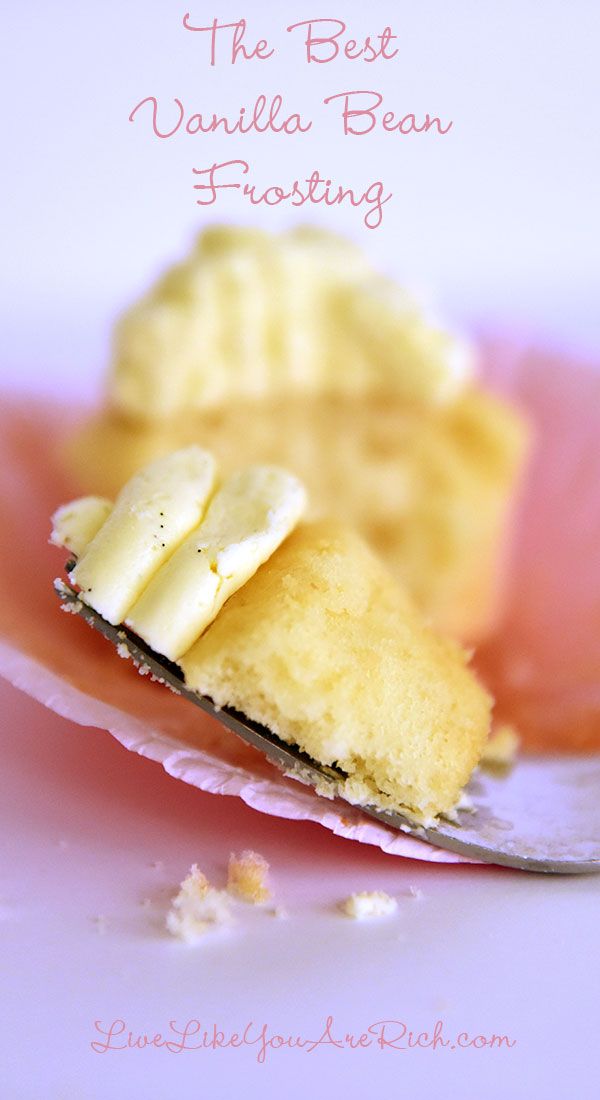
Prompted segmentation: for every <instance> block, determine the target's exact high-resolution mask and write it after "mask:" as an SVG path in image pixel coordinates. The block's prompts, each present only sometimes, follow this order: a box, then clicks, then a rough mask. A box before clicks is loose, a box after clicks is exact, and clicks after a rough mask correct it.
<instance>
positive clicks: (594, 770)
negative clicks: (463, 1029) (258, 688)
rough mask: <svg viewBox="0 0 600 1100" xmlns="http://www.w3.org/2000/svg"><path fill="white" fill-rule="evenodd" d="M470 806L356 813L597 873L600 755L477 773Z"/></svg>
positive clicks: (156, 660) (274, 752) (279, 753)
mask: <svg viewBox="0 0 600 1100" xmlns="http://www.w3.org/2000/svg"><path fill="white" fill-rule="evenodd" d="M55 588H56V591H57V593H58V595H59V597H60V599H61V600H62V601H63V604H64V605H65V607H66V608H67V609H68V610H69V611H73V612H75V613H76V614H78V615H80V616H81V618H82V619H85V621H86V622H87V623H89V625H90V626H92V627H93V628H94V629H95V630H97V631H99V633H100V634H103V635H104V637H106V638H108V640H109V641H110V642H112V644H113V645H114V646H115V647H118V648H119V651H120V652H121V653H123V654H125V653H126V655H129V656H130V657H131V658H132V659H133V661H134V662H135V664H136V665H137V666H138V667H141V668H144V667H145V669H147V670H148V671H149V673H150V674H151V675H152V676H153V677H154V678H155V679H157V680H160V681H161V682H162V683H164V684H165V685H166V686H167V687H169V688H171V690H173V691H175V692H177V694H178V695H181V696H182V697H183V698H184V699H188V700H189V701H190V702H191V703H194V705H195V706H197V707H200V709H201V710H203V711H205V713H207V714H210V715H212V717H213V718H216V719H218V721H219V722H222V723H223V725H224V726H227V728H228V729H230V730H232V731H233V733H235V734H237V735H238V737H241V738H242V739H243V740H244V741H247V742H248V743H249V744H250V745H254V746H255V748H257V749H260V751H261V752H263V753H264V754H265V755H266V756H267V757H268V758H269V760H271V761H272V762H273V763H274V764H275V765H277V767H278V768H280V769H281V770H282V771H283V772H285V774H286V775H289V776H292V777H294V776H295V777H296V778H299V779H301V780H302V781H303V782H305V783H309V784H310V785H312V786H314V787H317V786H319V787H320V788H321V790H322V789H323V784H324V783H326V784H327V785H328V786H330V788H331V793H332V794H333V795H334V796H335V797H343V796H340V795H339V790H338V788H339V783H340V780H342V779H343V778H344V776H343V773H342V772H341V771H338V770H336V769H335V768H331V767H326V766H324V765H321V764H318V763H316V761H314V760H312V759H311V757H309V756H307V754H306V753H304V752H302V751H301V750H300V749H297V748H295V747H294V746H292V745H288V744H286V743H284V742H283V741H281V740H280V739H279V738H278V737H276V736H275V734H273V733H271V732H270V731H269V730H268V729H265V727H264V726H261V725H259V724H258V723H257V722H253V721H251V720H250V719H248V718H246V717H245V716H244V715H243V714H240V713H238V711H236V710H234V709H232V708H230V707H222V708H217V707H215V706H214V704H213V703H212V702H211V700H210V699H207V698H205V697H204V696H201V695H198V694H197V693H196V692H194V691H190V690H189V688H187V687H186V685H185V683H184V679H183V674H182V672H181V669H180V668H179V666H178V665H176V664H173V663H172V662H171V661H168V660H167V659H166V658H164V657H161V656H160V655H159V654H157V653H155V652H154V651H153V650H151V649H150V648H149V647H148V646H146V645H145V643H144V642H143V641H142V639H141V638H139V637H138V636H137V635H135V634H132V633H131V632H130V631H128V630H127V629H126V628H125V627H122V626H112V625H111V624H110V623H108V622H106V620H105V619H103V618H102V617H101V615H99V614H98V612H96V611H94V610H93V608H91V607H88V606H87V604H85V603H83V602H82V600H80V598H79V596H78V594H77V592H76V591H75V590H74V589H73V588H71V587H70V586H69V585H67V584H65V582H64V581H61V580H57V581H55ZM466 795H467V801H468V803H469V809H468V810H467V809H459V810H458V811H457V812H456V814H455V816H454V817H453V818H452V819H450V818H445V817H440V818H438V819H436V823H435V825H431V826H429V825H427V826H425V825H420V824H418V823H416V822H414V821H411V819H410V818H408V817H406V816H404V815H403V814H401V813H395V812H392V811H390V810H380V809H377V807H375V806H361V807H360V810H361V812H363V813H365V814H367V815H368V816H369V817H373V818H376V819H377V820H378V821H381V822H383V823H384V824H385V825H389V826H391V828H393V829H399V830H400V831H401V832H403V833H408V834H409V835H410V836H414V837H418V838H419V840H424V841H427V842H428V843H430V844H435V845H437V846H438V847H440V848H446V849H448V850H449V851H451V852H457V853H459V854H460V855H465V856H470V857H471V858H473V859H475V860H479V861H482V862H485V863H494V864H499V865H501V866H505V867H516V868H519V869H521V870H526V871H545V872H554V873H562V874H576V873H580V872H590V871H599V870H600V757H597V756H595V757H581V756H557V757H543V756H536V757H531V758H528V757H522V758H520V759H519V760H518V761H517V763H515V764H514V765H513V766H512V767H510V768H502V769H498V768H493V769H492V768H479V769H478V770H477V771H476V772H475V774H474V776H473V778H472V779H471V781H470V783H469V785H468V787H467V788H466Z"/></svg>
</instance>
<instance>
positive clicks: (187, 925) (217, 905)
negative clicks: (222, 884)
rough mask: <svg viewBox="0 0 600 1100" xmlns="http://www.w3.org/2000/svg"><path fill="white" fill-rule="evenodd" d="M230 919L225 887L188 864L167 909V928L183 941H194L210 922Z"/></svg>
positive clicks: (213, 924)
mask: <svg viewBox="0 0 600 1100" xmlns="http://www.w3.org/2000/svg"><path fill="white" fill-rule="evenodd" d="M230 920H231V910H230V908H229V899H228V897H227V895H226V893H225V891H224V890H216V889H215V888H214V886H211V885H210V883H209V881H208V879H207V877H206V875H205V874H203V873H202V871H201V870H200V869H199V868H198V865H197V864H196V863H194V864H192V866H191V868H190V870H189V873H188V874H187V875H186V877H185V878H184V880H183V882H182V883H181V886H180V888H179V893H178V894H176V895H175V897H174V898H173V900H172V902H171V908H170V910H169V912H168V913H167V920H166V926H167V929H168V931H169V932H170V933H171V934H172V935H173V936H177V937H178V938H179V939H181V940H184V941H185V942H186V943H197V941H198V940H199V939H201V938H202V936H204V935H205V933H206V932H208V930H209V928H211V926H216V925H222V924H227V923H228V922H229V921H230Z"/></svg>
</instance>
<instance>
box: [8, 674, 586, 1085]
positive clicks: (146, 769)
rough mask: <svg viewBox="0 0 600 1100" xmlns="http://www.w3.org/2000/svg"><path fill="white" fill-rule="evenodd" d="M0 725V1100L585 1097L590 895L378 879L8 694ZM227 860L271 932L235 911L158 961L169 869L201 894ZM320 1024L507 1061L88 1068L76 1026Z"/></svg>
mask: <svg viewBox="0 0 600 1100" xmlns="http://www.w3.org/2000/svg"><path fill="white" fill-rule="evenodd" d="M1 705H2V713H3V716H4V722H3V732H2V746H1V748H2V759H3V768H2V773H1V776H0V783H1V787H2V794H1V797H0V838H1V840H0V851H1V853H2V865H1V868H0V876H1V877H0V901H1V903H2V909H1V916H2V920H1V923H0V931H1V935H2V941H3V951H2V955H3V975H2V1000H3V1024H2V1047H3V1050H4V1057H3V1061H4V1067H3V1085H2V1095H3V1096H6V1097H8V1098H10V1100H37V1098H38V1097H40V1096H44V1097H47V1098H48V1100H104V1098H105V1097H108V1096H110V1097H111V1098H115V1100H126V1098H128V1100H137V1098H138V1097H139V1098H140V1100H141V1098H144V1100H167V1098H168V1100H170V1098H171V1097H174V1096H180V1097H182V1098H188V1097H190V1098H191V1097H200V1096H207V1097H210V1098H211V1100H213V1098H214V1100H220V1098H221V1097H223V1098H224V1097H226V1096H228V1095H236V1094H237V1093H238V1091H239V1090H243V1092H244V1094H245V1095H248V1096H267V1097H279V1096H282V1097H283V1096H285V1097H290V1098H291V1100H295V1098H300V1097H303V1098H304V1097H324V1096H344V1097H347V1098H349V1100H353V1098H354V1097H356V1098H358V1097H361V1096H363V1095H365V1094H367V1093H369V1091H370V1090H371V1089H372V1088H373V1086H374V1084H375V1083H376V1086H377V1092H378V1093H379V1092H380V1091H381V1090H383V1089H386V1088H387V1089H389V1090H391V1091H390V1095H393V1096H396V1095H398V1096H400V1095H419V1094H423V1095H426V1096H428V1097H434V1098H436V1097H442V1096H449V1097H453V1096H458V1095H460V1096H464V1097H467V1098H470V1097H475V1096H486V1097H488V1098H490V1100H505V1098H506V1097H509V1096H510V1097H511V1098H514V1100H521V1098H523V1100H525V1098H526V1097H527V1098H528V1097H531V1096H534V1095H535V1096H543V1097H544V1098H545V1100H546V1098H550V1100H551V1098H554V1097H560V1096H563V1095H565V1094H568V1095H571V1096H574V1097H575V1096H576V1097H577V1098H578V1100H588V1098H589V1100H592V1098H593V1097H595V1096H596V1095H597V1087H596V1086H597V1078H598V1071H599V1070H600V1054H599V1051H598V1044H597V1041H596V1030H597V1028H596V1016H597V1012H596V1008H597V988H598V964H597V957H598V953H597V926H598V907H597V903H598V899H599V896H600V878H598V877H595V876H593V877H588V878H586V877H581V878H577V879H574V878H546V877H541V876H530V875H525V874H521V873H519V872H512V871H503V870H499V869H493V868H480V867H477V868H470V867H467V866H458V865H456V866H431V865H425V864H419V863H416V862H410V861H400V860H397V859H393V858H391V857H387V856H385V855H383V853H381V852H378V851H376V850H375V849H372V848H369V847H365V846H360V845H358V844H354V843H350V842H348V841H343V840H340V839H339V838H336V837H334V836H332V835H330V834H328V833H327V832H326V831H325V830H323V829H321V828H319V827H318V826H316V825H315V826H313V825H309V824H301V823H292V822H285V821H277V822H276V823H274V822H273V821H272V820H271V819H269V818H268V817H265V816H263V815H260V814H257V813H255V812H253V811H251V810H249V809H248V808H247V807H245V806H244V805H243V804H242V803H240V802H239V801H238V800H237V799H223V798H218V797H215V796H211V795H205V794H203V793H201V792H199V791H196V790H194V789H192V788H190V787H187V786H185V785H184V784H181V783H178V782H177V781H175V780H173V779H171V778H169V777H168V776H166V775H165V773H164V772H162V770H161V769H160V768H159V767H158V766H157V765H155V764H152V763H151V762H149V761H146V760H143V759H141V758H140V757H137V756H134V755H133V754H128V753H127V752H125V750H123V749H122V748H121V747H120V746H119V745H117V743H116V742H114V741H113V740H112V739H111V738H110V736H109V735H108V734H106V733H102V732H100V731H95V730H85V729H81V728H80V727H77V726H73V725H70V724H69V723H67V722H65V721H64V720H62V719H59V718H57V717H56V716H55V715H52V714H50V713H49V712H47V711H45V710H44V709H43V708H42V707H40V706H39V705H38V704H36V703H33V702H32V701H31V700H29V699H27V698H26V697H25V696H21V695H19V694H18V693H17V692H15V691H14V690H13V689H9V688H8V687H6V686H3V690H2V696H1ZM275 824H276V827H274V825H275ZM245 847H253V848H255V849H256V850H258V851H259V852H261V853H263V854H264V855H265V856H266V857H267V859H268V860H269V861H270V863H271V867H272V875H271V877H272V883H273V886H274V889H275V900H276V902H277V903H278V904H281V905H283V906H284V907H285V909H286V910H287V912H288V916H287V918H283V919H278V918H276V917H274V916H271V915H270V914H269V913H267V912H262V911H259V910H252V909H249V908H246V907H245V906H243V905H240V906H238V908H237V909H236V916H237V922H236V924H235V926H234V927H233V928H232V929H231V930H230V931H228V930H224V931H223V932H222V933H218V934H214V935H212V936H209V937H207V938H206V940H205V941H204V942H203V943H201V944H200V945H198V947H193V948H190V947H187V946H186V945H184V944H180V943H178V942H176V941H175V940H172V939H171V938H170V937H169V935H168V934H167V933H166V932H165V931H164V930H163V922H164V918H165V914H166V911H167V908H168V902H169V898H170V897H171V896H172V894H173V893H174V892H175V891H176V889H177V886H178V884H179V882H180V880H181V879H182V878H183V876H184V875H185V873H186V872H187V870H188V869H189V867H190V865H191V864H192V863H193V862H197V863H198V864H199V865H200V867H202V868H203V869H204V870H205V871H206V873H207V874H208V875H209V877H211V878H212V879H213V880H214V881H215V883H216V884H217V885H221V884H223V882H224V876H225V868H226V863H227V858H228V856H229V853H230V851H232V850H234V851H239V850H240V849H242V848H245ZM411 886H415V887H418V888H420V889H421V890H422V893H423V896H422V898H420V899H418V898H414V897H412V896H411V895H410V887H411ZM357 889H359V890H362V889H366V890H371V889H383V890H385V891H387V892H388V893H390V894H392V895H395V896H396V897H397V898H398V902H399V905H398V912H397V914H396V915H395V916H393V917H390V918H387V919H384V920H381V921H376V922H355V921H352V920H349V919H348V918H347V917H344V916H342V915H341V914H338V913H337V912H336V909H335V906H336V904H337V902H338V901H339V900H341V899H343V898H344V897H346V896H347V895H348V893H350V892H351V891H353V890H357ZM144 899H149V903H146V904H144ZM98 918H103V920H98ZM328 1016H332V1017H333V1024H332V1028H331V1031H332V1034H333V1035H334V1037H336V1038H338V1037H340V1038H341V1039H342V1040H343V1039H344V1037H345V1035H346V1033H348V1032H351V1033H354V1034H355V1035H358V1034H360V1033H362V1032H363V1031H366V1030H367V1028H368V1027H369V1026H370V1025H373V1024H375V1023H377V1022H378V1021H381V1020H397V1021H403V1022H405V1023H406V1025H407V1026H408V1028H409V1029H411V1030H412V1031H413V1032H415V1033H419V1032H422V1031H430V1032H431V1031H432V1029H433V1028H434V1026H435V1023H436V1021H437V1020H441V1021H442V1022H443V1034H444V1036H445V1037H446V1038H448V1039H451V1040H454V1038H455V1037H456V1035H457V1033H458V1032H462V1031H467V1032H469V1033H470V1034H471V1035H479V1034H486V1035H490V1034H492V1033H494V1032H495V1033H496V1034H506V1035H508V1036H509V1037H510V1038H511V1039H515V1040H516V1045H515V1046H514V1047H513V1048H512V1049H502V1050H490V1049H482V1050H458V1049H455V1050H452V1049H450V1048H447V1049H437V1050H435V1051H433V1050H419V1049H414V1050H409V1051H404V1052H401V1051H394V1050H390V1049H386V1050H380V1049H378V1048H377V1047H376V1046H375V1047H371V1048H369V1049H363V1050H360V1049H359V1050H355V1051H351V1050H349V1049H338V1048H337V1047H335V1046H332V1045H329V1046H321V1047H318V1048H317V1049H315V1050H313V1051H312V1053H308V1052H304V1051H299V1050H289V1049H282V1050H273V1049H270V1050H268V1052H267V1054H266V1060H265V1062H264V1063H263V1064H260V1063H259V1062H258V1061H257V1056H258V1053H259V1050H260V1044H256V1045H255V1046H247V1047H242V1048H240V1049H237V1050H236V1049H224V1050H216V1051H214V1050H210V1049H209V1050H204V1051H189V1052H186V1053H180V1054H175V1053H169V1052H168V1051H166V1050H164V1049H153V1048H149V1049H146V1050H140V1049H130V1050H122V1051H108V1052H105V1053H96V1052H94V1051H93V1050H92V1049H91V1043H92V1042H93V1041H97V1040H98V1039H100V1038H101V1036H100V1035H99V1033H98V1032H96V1031H95V1028H94V1021H95V1020H99V1021H101V1026H102V1027H103V1028H104V1029H105V1030H106V1029H108V1027H109V1026H110V1023H111V1022H112V1021H113V1020H116V1019H119V1018H120V1019H123V1020H124V1021H125V1022H126V1026H127V1029H128V1030H129V1029H131V1031H132V1032H134V1033H135V1034H136V1035H139V1034H143V1033H147V1034H149V1035H154V1034H155V1033H156V1032H162V1033H163V1034H165V1032H167V1033H169V1034H171V1033H170V1032H169V1021H170V1020H175V1021H176V1024H177V1027H179V1028H180V1029H182V1028H183V1027H184V1026H185V1024H186V1022H187V1021H188V1020H190V1019H194V1018H197V1019H199V1020H200V1021H201V1022H202V1025H203V1028H204V1027H205V1028H206V1029H207V1030H209V1031H210V1030H212V1027H213V1025H215V1024H216V1025H217V1027H218V1028H219V1029H220V1030H222V1031H223V1032H226V1033H228V1034H230V1033H231V1032H233V1031H243V1030H244V1028H245V1027H246V1025H247V1024H248V1023H249V1022H250V1021H254V1027H253V1030H252V1034H253V1036H256V1034H257V1032H260V1031H261V1029H262V1027H263V1025H265V1024H266V1026H267V1029H268V1032H269V1034H275V1033H280V1034H284V1035H288V1034H292V1035H298V1034H299V1035H301V1036H303V1037H304V1038H306V1039H313V1040H314V1039H317V1038H318V1037H319V1036H320V1035H321V1034H322V1032H323V1029H324V1027H325V1021H326V1019H327V1017H328ZM390 1034H391V1032H390Z"/></svg>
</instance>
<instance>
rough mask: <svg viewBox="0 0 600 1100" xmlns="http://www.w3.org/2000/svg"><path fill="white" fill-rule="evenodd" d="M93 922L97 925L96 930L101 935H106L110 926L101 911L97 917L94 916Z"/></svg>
mask: <svg viewBox="0 0 600 1100" xmlns="http://www.w3.org/2000/svg"><path fill="white" fill-rule="evenodd" d="M92 921H93V923H94V924H95V925H96V931H97V933H98V935H99V936H104V935H105V934H106V930H107V928H108V921H107V919H106V917H105V916H104V914H103V913H99V914H98V916H97V917H92Z"/></svg>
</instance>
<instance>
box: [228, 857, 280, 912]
mask: <svg viewBox="0 0 600 1100" xmlns="http://www.w3.org/2000/svg"><path fill="white" fill-rule="evenodd" d="M268 872H269V864H268V863H267V861H266V859H265V858H264V857H263V856H261V855H259V854H258V852H252V851H250V850H246V851H245V852H242V854H241V856H236V855H235V853H234V852H232V853H231V855H230V857H229V865H228V868H227V889H228V890H229V892H230V893H231V894H235V896H236V897H238V898H241V899H242V900H243V901H250V902H252V903H253V905H259V904H260V903H261V902H263V901H268V900H269V898H270V897H271V891H270V890H269V887H268V886H267V882H266V878H267V874H268Z"/></svg>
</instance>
